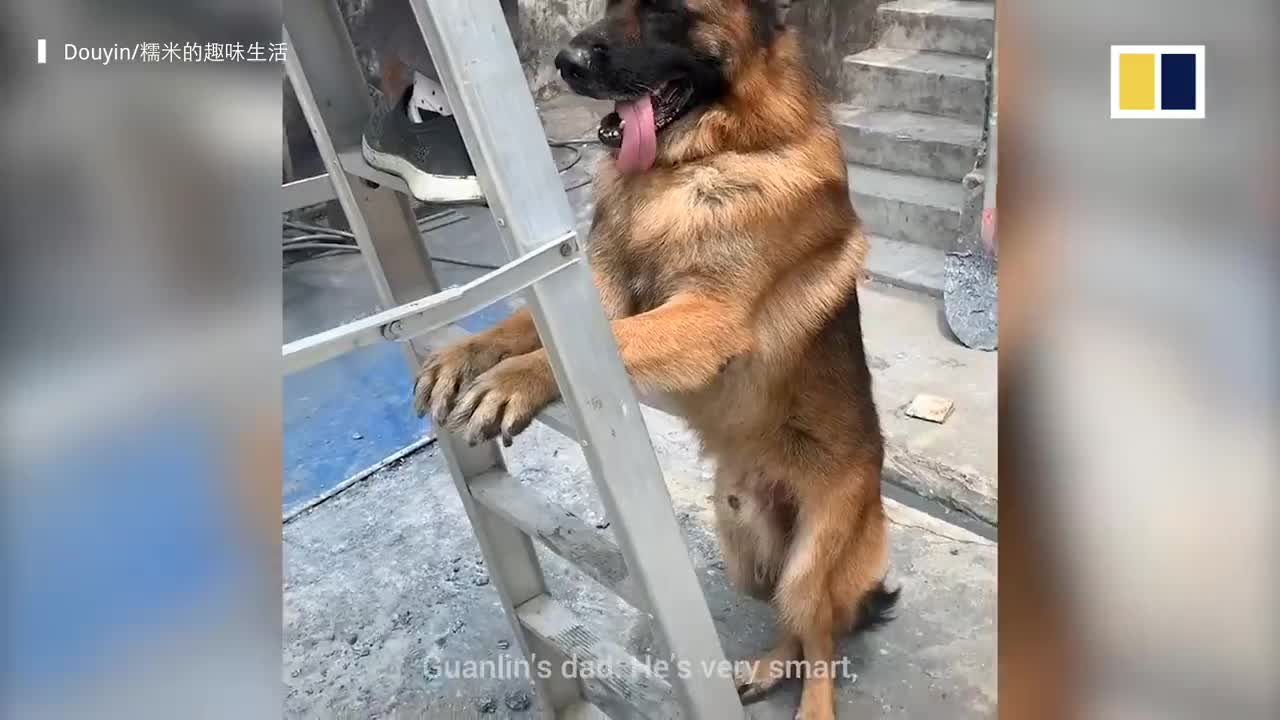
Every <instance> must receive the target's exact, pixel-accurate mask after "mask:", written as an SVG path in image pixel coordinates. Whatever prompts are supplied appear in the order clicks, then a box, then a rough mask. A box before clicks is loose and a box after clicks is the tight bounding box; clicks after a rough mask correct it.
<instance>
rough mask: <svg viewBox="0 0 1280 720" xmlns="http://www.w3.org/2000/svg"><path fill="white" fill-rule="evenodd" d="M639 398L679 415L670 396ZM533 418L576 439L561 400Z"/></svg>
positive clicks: (576, 435)
mask: <svg viewBox="0 0 1280 720" xmlns="http://www.w3.org/2000/svg"><path fill="white" fill-rule="evenodd" d="M639 399H640V404H642V405H645V406H648V407H651V408H653V409H654V410H661V411H662V412H664V413H667V414H668V415H675V416H677V417H679V415H680V413H679V412H678V411H677V410H676V408H675V407H674V405H673V403H672V401H671V399H670V398H666V397H663V396H661V395H654V394H641V395H639ZM535 419H536V420H537V421H538V422H540V423H542V424H543V425H546V426H547V427H549V428H551V429H552V430H555V431H556V432H558V433H560V434H561V435H564V436H565V437H567V438H570V439H571V440H577V439H578V429H577V426H576V425H574V423H573V418H572V417H570V416H569V408H568V407H566V406H565V404H564V401H563V400H557V401H555V402H553V403H551V404H550V405H548V406H547V407H546V409H544V410H543V411H542V412H540V413H538V415H537V417H536V418H535Z"/></svg>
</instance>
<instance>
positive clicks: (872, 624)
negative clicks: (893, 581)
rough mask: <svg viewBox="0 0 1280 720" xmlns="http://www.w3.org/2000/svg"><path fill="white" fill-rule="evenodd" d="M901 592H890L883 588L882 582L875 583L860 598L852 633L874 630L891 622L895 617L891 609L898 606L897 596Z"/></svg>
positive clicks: (897, 590)
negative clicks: (856, 619)
mask: <svg viewBox="0 0 1280 720" xmlns="http://www.w3.org/2000/svg"><path fill="white" fill-rule="evenodd" d="M901 592H902V588H898V589H896V590H893V591H890V590H889V589H888V588H886V587H885V586H884V580H881V581H880V582H878V583H876V586H875V587H873V588H871V591H870V592H868V593H867V594H866V595H863V596H862V602H861V603H859V604H858V621H857V622H856V623H855V624H854V626H853V632H855V633H860V632H865V631H868V630H875V629H876V628H878V627H880V626H882V625H885V624H887V623H888V622H889V621H890V620H893V618H894V617H895V615H894V613H893V609H894V606H895V605H897V604H898V595H899V594H900V593H901Z"/></svg>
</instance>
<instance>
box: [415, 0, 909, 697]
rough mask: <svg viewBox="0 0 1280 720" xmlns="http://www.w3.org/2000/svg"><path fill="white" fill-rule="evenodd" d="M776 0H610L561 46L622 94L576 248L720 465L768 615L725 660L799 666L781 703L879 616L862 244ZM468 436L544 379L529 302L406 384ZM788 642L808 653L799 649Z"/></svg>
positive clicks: (880, 532)
mask: <svg viewBox="0 0 1280 720" xmlns="http://www.w3.org/2000/svg"><path fill="white" fill-rule="evenodd" d="M778 10H779V8H778V5H777V4H776V3H775V2H774V1H773V0H609V2H608V4H607V9H606V13H605V17H604V18H603V19H601V20H600V21H599V22H597V23H596V24H594V25H592V26H591V27H588V28H587V29H585V30H583V31H582V32H581V33H580V34H579V35H578V36H577V37H575V38H574V39H573V41H572V42H571V43H570V45H569V47H568V48H566V49H565V50H563V51H562V52H561V53H560V54H559V55H558V56H557V58H556V66H557V68H558V69H559V71H560V73H561V75H562V77H563V78H564V80H565V82H566V83H567V84H568V85H569V87H570V88H571V89H572V90H573V91H575V92H577V93H579V94H582V95H587V96H590V97H595V98H600V99H608V100H612V101H614V102H616V112H613V113H610V114H608V115H607V116H605V117H604V118H603V119H602V120H601V123H600V127H599V130H598V134H599V137H600V140H601V142H602V143H603V144H604V145H605V146H606V147H608V148H610V149H611V150H612V152H610V153H609V155H608V156H607V157H606V158H605V159H604V160H603V161H602V162H601V164H600V165H599V167H598V168H597V171H596V179H595V194H596V210H595V216H594V218H593V223H592V229H591V238H590V242H589V245H588V255H589V260H590V264H591V268H592V273H593V276H594V278H595V282H596V286H597V288H598V290H599V293H600V298H601V301H602V303H603V304H604V307H605V311H606V313H607V314H608V316H609V318H610V321H611V328H612V330H613V333H614V336H615V339H616V340H617V342H618V348H619V351H620V354H621V356H622V360H623V364H624V365H625V366H626V368H627V371H628V373H629V374H630V375H631V377H632V379H633V380H634V381H635V383H636V384H637V385H638V386H639V387H640V388H641V389H642V390H645V391H656V392H661V393H664V394H666V395H668V396H669V397H670V398H671V400H672V401H673V403H674V405H675V407H676V408H677V409H678V410H679V412H680V413H681V414H682V415H683V416H684V417H685V419H686V420H687V421H688V422H689V424H690V426H691V427H692V428H693V430H694V431H695V432H696V433H697V434H698V436H699V439H700V440H701V442H702V446H703V451H704V453H705V454H706V455H707V456H709V457H711V458H712V459H714V460H715V461H716V463H717V468H718V469H717V473H716V478H715V495H714V497H715V512H716V522H717V526H718V529H719V536H720V544H721V551H722V553H723V555H724V558H725V563H726V568H727V570H728V572H729V574H730V577H731V579H732V580H733V582H734V583H735V585H737V586H738V587H739V588H741V589H742V590H743V591H744V592H747V593H750V594H752V595H754V596H756V597H758V598H760V599H762V600H764V601H766V602H769V603H771V605H772V606H773V607H774V608H775V609H776V610H777V613H778V627H779V633H780V637H779V639H778V642H777V645H776V647H775V648H774V649H773V650H772V651H770V652H769V653H767V654H766V655H765V656H764V657H763V658H760V659H759V660H756V661H754V662H752V663H750V664H749V667H748V669H747V670H746V671H745V672H743V673H740V675H739V677H738V678H737V680H738V685H739V689H740V691H741V692H742V694H743V696H744V699H752V698H755V697H758V696H760V695H762V694H763V693H765V692H767V691H768V690H769V689H771V688H772V687H773V686H774V685H776V684H777V682H778V681H779V680H780V679H782V677H783V675H784V673H785V672H786V671H787V670H788V669H790V668H800V669H801V670H802V671H803V675H804V677H803V680H804V687H803V692H802V694H801V701H800V708H799V710H798V711H797V714H796V717H798V718H802V719H803V720H830V719H831V718H833V717H834V682H833V670H834V661H835V643H836V640H837V639H838V638H839V637H840V636H841V635H843V634H844V633H846V632H848V631H850V630H851V629H857V628H867V627H872V626H875V625H877V624H880V623H882V622H884V621H886V620H887V619H889V617H890V611H891V610H892V608H893V605H894V603H895V601H896V600H897V592H896V591H894V592H889V591H887V590H886V589H885V587H884V584H883V577H884V574H885V571H886V567H887V548H886V545H887V535H886V521H885V515H884V510H883V507H882V505H881V499H880V468H881V464H882V461H883V452H884V451H883V441H882V439H881V435H880V428H879V422H878V420H877V416H876V410H875V405H874V403H873V401H872V397H871V375H870V372H869V371H868V369H867V361H866V356H865V353H864V350H863V346H862V332H861V326H860V317H859V308H858V294H857V280H858V278H859V277H860V275H861V274H862V267H863V260H864V258H865V256H866V252H867V246H866V242H865V239H864V238H863V235H862V231H861V226H860V223H859V221H858V217H857V215H856V213H855V212H854V209H853V207H852V205H851V204H850V201H849V188H848V178H847V176H846V170H845V164H844V159H843V156H842V154H841V150H840V142H839V138H838V135H837V134H836V131H835V129H834V127H833V125H832V123H831V120H830V117H829V114H828V111H827V108H826V105H825V102H824V101H823V99H822V96H821V93H820V92H819V90H818V88H817V86H816V84H815V82H814V80H813V77H812V75H811V73H810V72H809V69H808V68H807V67H806V65H805V63H804V60H803V57H802V53H801V49H800V46H799V43H798V40H797V38H796V34H795V33H794V32H793V31H791V30H789V29H787V28H786V27H785V26H784V25H782V24H781V23H780V21H779V16H778ZM414 393H415V405H416V407H417V408H418V411H419V412H420V413H426V412H430V413H431V414H432V416H433V417H434V418H435V420H436V421H437V422H438V423H447V424H448V425H449V426H450V427H452V428H454V429H455V430H457V431H458V432H460V433H461V434H462V436H463V437H465V438H466V439H467V440H469V441H471V442H479V441H481V440H484V439H487V438H491V437H495V436H499V435H500V436H501V437H502V439H503V441H504V442H506V443H510V441H511V437H512V436H513V435H515V434H517V433H519V432H520V431H522V430H523V429H524V428H525V427H527V426H528V425H529V423H530V422H531V421H532V420H533V417H534V415H535V414H536V413H537V412H538V411H539V410H541V409H542V408H544V407H545V406H546V405H547V404H549V403H551V402H552V401H554V400H555V399H556V398H557V395H558V390H557V388H556V383H555V379H554V377H553V376H552V372H551V367H550V365H549V364H548V361H547V357H546V353H545V352H544V351H543V350H542V348H541V344H540V341H539V339H538V335H537V332H536V330H535V329H534V325H533V320H532V318H531V316H530V314H529V313H528V311H520V312H517V313H516V314H514V315H513V316H511V317H510V318H508V319H507V320H505V321H503V322H501V323H498V324H497V325H495V326H494V327H493V328H491V329H489V330H487V331H485V332H482V333H480V334H478V335H476V336H474V337H471V338H469V339H467V340H465V341H463V342H460V343H458V344H455V345H452V346H449V347H446V348H444V349H442V350H441V351H439V352H437V353H435V354H433V355H432V356H431V357H430V358H428V359H427V361H426V362H425V363H424V365H423V368H422V371H421V373H420V375H419V377H418V381H417V384H416V386H415V388H414ZM794 661H803V663H802V664H799V665H797V664H795V662H794Z"/></svg>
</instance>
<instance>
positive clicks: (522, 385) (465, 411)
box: [448, 350, 559, 446]
mask: <svg viewBox="0 0 1280 720" xmlns="http://www.w3.org/2000/svg"><path fill="white" fill-rule="evenodd" d="M558 394H559V389H558V388H557V387H556V381H555V376H553V375H552V374H551V366H550V365H548V364H547V354H546V353H545V352H544V351H542V350H538V351H535V352H531V353H528V354H526V355H519V356H516V357H512V358H507V359H506V360H503V361H502V362H500V363H498V364H497V365H496V366H494V368H493V369H491V370H489V371H488V372H486V373H484V374H483V375H481V376H480V377H478V378H476V379H475V382H473V383H471V385H470V386H468V387H467V388H466V390H465V391H464V392H463V393H462V397H461V398H460V399H459V400H458V404H457V407H455V408H454V409H453V412H452V413H450V415H449V421H448V422H449V427H450V428H451V429H453V430H456V431H457V432H459V433H461V435H462V437H463V439H465V440H466V441H467V442H468V443H470V444H472V445H475V444H477V443H479V442H482V441H484V440H488V439H489V438H492V437H496V436H498V435H501V436H502V444H503V445H507V446H510V445H511V438H512V437H514V436H515V435H517V434H519V433H520V432H521V431H522V430H524V429H525V428H526V427H528V426H529V423H530V422H532V421H533V417H534V415H536V414H537V413H538V411H539V410H541V409H543V408H545V407H546V406H547V405H549V404H551V402H552V401H554V400H555V399H556V396H557V395H558Z"/></svg>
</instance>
